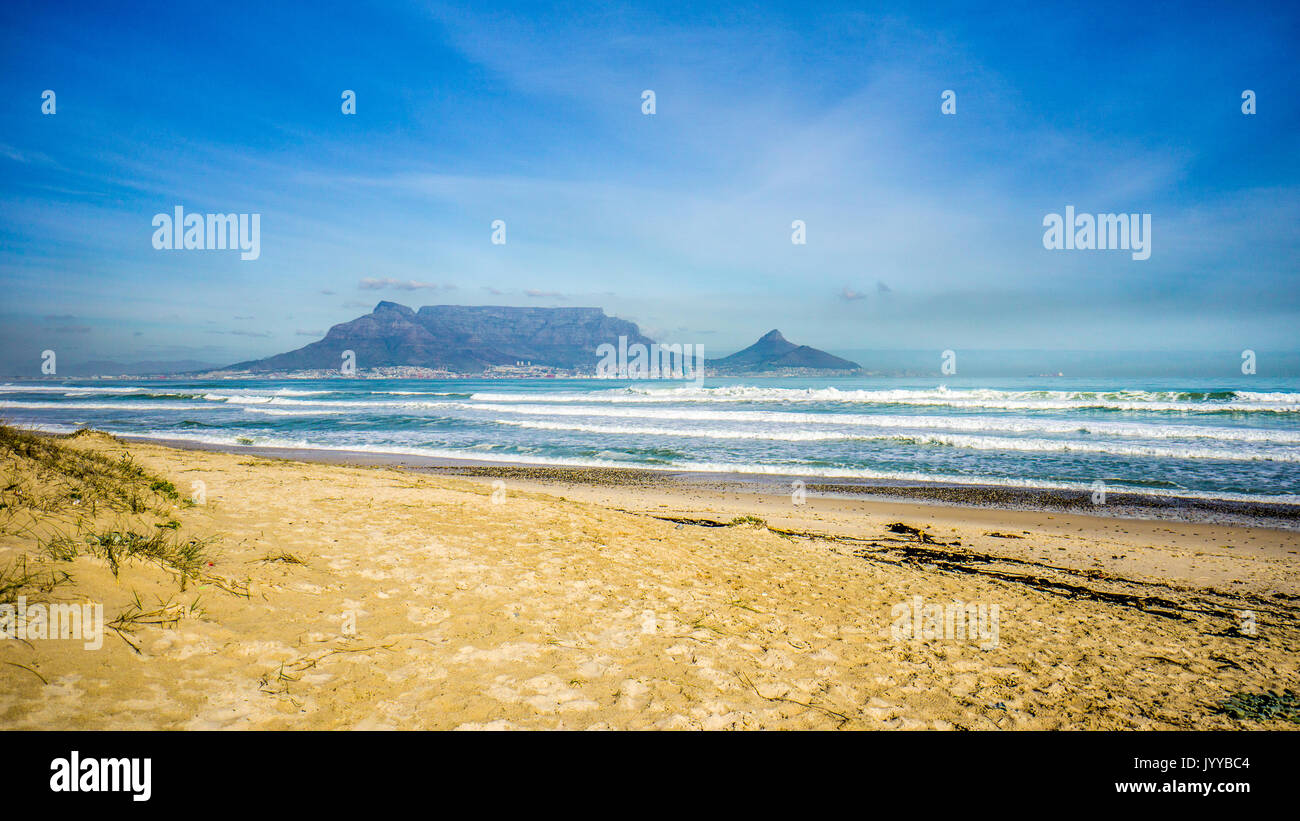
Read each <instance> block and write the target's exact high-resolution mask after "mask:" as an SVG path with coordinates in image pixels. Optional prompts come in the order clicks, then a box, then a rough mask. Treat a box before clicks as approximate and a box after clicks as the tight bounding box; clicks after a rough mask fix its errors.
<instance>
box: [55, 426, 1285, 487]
mask: <svg viewBox="0 0 1300 821" xmlns="http://www.w3.org/2000/svg"><path fill="white" fill-rule="evenodd" d="M30 427H35V428H36V429H38V430H41V429H45V430H49V431H50V432H60V433H66V432H70V430H72V429H71V428H69V427H68V426H55V425H45V426H39V425H37V426H30ZM56 428H57V430H55V429H56ZM100 429H101V430H105V432H106V433H111V434H114V435H119V436H129V437H135V438H140V439H174V440H179V441H187V442H195V443H199V444H209V445H221V446H240V445H241V444H242V443H240V442H238V441H236V438H235V436H233V435H217V434H202V433H193V432H184V433H172V432H161V433H140V432H136V431H117V430H112V429H107V428H100ZM254 445H255V446H258V447H277V448H293V449H299V450H313V451H354V452H359V453H373V454H377V455H379V454H391V455H397V456H419V457H426V458H432V459H456V460H464V461H470V462H489V463H493V464H522V465H551V466H556V467H605V468H635V469H642V470H657V471H671V472H683V471H688V472H698V473H734V474H748V475H762V476H799V477H805V478H807V477H820V478H827V479H859V480H875V481H885V482H921V483H938V484H961V485H983V486H989V487H1007V488H1024V489H1041V490H1071V491H1082V492H1091V491H1092V485H1091V483H1080V482H1050V481H1039V480H1035V479H1022V478H997V477H972V476H961V475H955V474H936V473H921V472H912V471H879V470H868V469H860V468H826V467H811V466H807V465H785V464H755V463H744V462H737V463H727V462H706V461H683V462H679V463H676V464H672V465H663V464H658V465H655V464H645V463H643V462H636V461H632V460H628V459H617V458H607V459H591V458H566V457H550V456H537V455H532V454H515V453H490V452H483V451H482V450H479V449H456V448H429V447H403V446H399V445H364V444H356V445H354V444H351V443H348V444H342V443H340V444H322V443H318V442H310V441H307V440H303V439H289V438H284V437H255V441H254ZM1109 490H1110V492H1112V493H1135V494H1140V495H1145V496H1159V497H1187V498H1193V499H1222V500H1227V501H1240V502H1275V503H1282V504H1300V495H1295V494H1278V495H1265V494H1259V495H1251V494H1242V493H1218V492H1214V493H1209V492H1203V491H1196V490H1184V489H1181V488H1180V489H1176V490H1171V489H1164V488H1145V487H1126V486H1124V485H1123V484H1121V483H1118V482H1111V483H1110V487H1109Z"/></svg>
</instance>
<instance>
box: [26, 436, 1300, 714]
mask: <svg viewBox="0 0 1300 821" xmlns="http://www.w3.org/2000/svg"><path fill="white" fill-rule="evenodd" d="M14 436H19V435H18V434H13V435H12V436H11V440H12V439H13V437H14ZM47 441H50V442H52V443H53V446H55V447H58V448H62V449H66V450H67V451H69V452H72V453H80V454H98V455H100V456H103V457H105V458H104V459H103V460H99V461H95V462H94V465H98V466H99V467H97V468H95V469H96V470H101V469H102V470H110V468H108V467H105V466H106V465H110V464H111V465H122V464H126V465H132V466H136V467H138V468H139V469H140V473H139V477H140V478H139V482H140V487H142V488H146V487H153V486H154V485H155V484H156V487H153V489H152V490H141V493H143V494H144V497H143V498H144V501H143V502H140V500H139V499H137V500H136V503H134V505H133V504H132V503H131V502H130V501H129V500H128V502H125V503H123V504H121V505H117V506H116V507H115V506H114V505H113V504H110V503H109V502H110V501H111V500H107V497H106V498H105V499H100V500H99V501H98V502H96V499H95V498H92V496H93V494H94V493H99V492H101V490H102V489H101V490H96V489H95V487H97V486H95V487H92V486H91V485H87V484H86V482H87V481H88V480H86V478H85V476H81V477H69V476H61V475H60V474H59V472H58V470H56V469H53V468H51V467H50V462H49V459H53V458H55V457H51V456H45V457H40V458H37V457H33V456H31V455H30V454H26V453H24V452H23V449H22V448H21V447H18V448H16V449H15V446H11V447H10V448H9V450H8V451H6V452H5V453H4V459H5V463H4V466H3V467H4V470H5V473H6V476H7V477H8V481H7V482H6V483H5V484H8V485H10V487H9V488H8V489H7V490H5V491H4V493H3V501H4V502H5V509H4V510H3V511H0V512H3V514H4V516H3V517H0V523H3V527H0V568H8V569H7V570H6V571H4V572H6V573H7V575H6V576H5V578H7V579H10V580H11V581H12V580H13V579H15V578H17V575H16V574H17V571H15V568H18V567H22V568H25V569H24V571H23V572H24V573H25V574H26V577H27V579H28V581H27V582H25V585H26V586H23V585H21V584H20V585H19V586H18V587H12V586H11V588H10V590H9V592H8V593H7V595H8V596H9V597H10V598H11V599H12V598H13V597H14V596H16V595H18V594H22V595H24V597H25V599H26V600H28V601H31V602H35V601H39V600H47V601H51V602H67V603H82V602H94V603H99V604H102V606H103V613H104V619H105V620H106V622H108V624H109V625H110V626H108V627H106V628H105V634H104V637H103V646H102V648H100V649H97V650H93V649H87V648H86V647H85V646H84V644H83V643H82V642H77V641H71V640H56V639H44V640H42V639H36V640H20V639H7V640H0V662H3V663H0V727H4V728H6V729H381V728H391V729H399V728H400V729H484V728H494V729H495V728H500V729H515V728H518V729H543V728H545V729H688V728H690V729H835V728H839V729H1065V728H1071V729H1232V728H1287V727H1295V726H1297V725H1295V724H1293V723H1291V722H1290V721H1287V720H1285V713H1284V712H1283V713H1279V714H1277V715H1275V716H1274V717H1272V718H1265V719H1264V720H1257V719H1256V717H1252V716H1250V715H1242V714H1241V713H1240V712H1238V713H1236V714H1233V713H1232V711H1231V710H1230V709H1225V708H1224V706H1223V704H1224V703H1225V701H1226V700H1228V699H1229V698H1230V697H1233V696H1234V695H1236V694H1247V695H1250V696H1252V697H1253V696H1259V697H1260V698H1273V699H1274V700H1276V701H1278V702H1279V703H1281V702H1284V701H1285V700H1286V696H1285V692H1284V691H1286V690H1287V689H1291V690H1295V689H1300V688H1298V687H1297V681H1296V676H1297V674H1296V665H1295V659H1296V649H1297V640H1298V639H1300V622H1298V620H1297V614H1298V613H1297V608H1296V602H1297V597H1298V596H1300V590H1297V578H1298V577H1297V574H1296V571H1297V565H1298V559H1300V556H1298V555H1297V551H1300V539H1298V538H1297V534H1296V533H1293V532H1288V531H1283V530H1271V529H1264V528H1247V527H1226V526H1219V525H1207V524H1188V523H1177V522H1146V521H1135V520H1125V519H1115V518H1099V517H1091V516H1085V515H1077V514H1063V513H1035V512H1023V511H1022V512H1015V511H1001V510H987V509H985V510H971V509H963V508H953V507H940V506H935V505H919V504H909V503H905V502H897V503H895V502H881V501H871V500H866V499H862V500H858V499H846V498H831V497H820V496H818V495H817V494H815V493H810V494H809V495H808V496H807V499H806V501H805V502H804V503H803V504H801V505H795V504H793V503H792V501H791V499H790V497H788V496H786V497H782V496H769V495H764V494H761V493H749V494H745V493H733V492H723V491H708V490H704V489H700V488H691V487H690V486H689V485H685V484H682V485H674V484H672V483H662V484H657V485H654V486H616V485H610V484H606V483H599V482H596V483H585V484H573V483H563V482H549V483H548V482H546V481H542V480H527V479H516V478H509V479H503V478H493V477H491V476H483V477H475V478H465V477H457V476H448V475H439V474H431V473H427V472H420V471H414V470H403V469H397V468H392V467H366V466H355V465H338V464H322V463H304V462H295V461H285V460H274V459H265V458H259V457H251V456H248V455H246V454H239V453H223V452H207V451H199V450H178V449H172V448H168V447H163V446H160V445H156V444H144V443H124V442H122V441H120V440H116V439H113V438H111V437H108V436H106V435H103V434H93V433H91V434H80V435H77V436H74V437H71V438H66V439H57V440H54V439H50V440H47ZM42 458H43V459H46V462H45V463H42V462H41V459H42ZM58 458H64V457H58ZM116 469H117V468H112V470H116ZM85 470H87V471H90V468H86V469H85ZM91 472H93V471H91ZM128 474H129V471H128V472H127V473H124V474H123V475H128ZM134 475H135V474H129V476H134ZM129 476H128V478H129ZM146 479H147V480H148V481H145V480H146ZM124 481H125V480H124ZM130 481H132V482H134V481H136V479H134V478H131V479H130ZM132 487H134V485H132ZM79 488H80V489H79ZM87 488H89V489H87ZM92 508H93V509H92ZM107 533H119V534H124V533H133V534H142V535H143V534H148V535H149V536H150V539H151V541H149V544H150V545H155V544H156V545H161V547H156V549H155V548H150V550H152V551H153V552H152V553H150V552H148V551H144V550H143V548H140V550H141V551H143V552H139V553H138V554H137V555H132V554H131V551H129V550H126V549H125V548H120V547H119V548H118V549H116V552H113V550H110V549H109V548H110V547H112V545H110V544H109V542H110V541H111V538H110V537H107V536H105V535H104V534H107ZM158 533H162V534H164V535H163V536H162V537H159V538H158V539H153V538H152V537H153V536H154V535H156V534H158ZM88 537H89V540H88ZM131 538H135V537H131ZM126 541H130V539H126ZM126 541H124V542H123V544H125V543H126ZM132 544H133V545H134V544H135V543H134V542H132ZM141 544H143V542H141ZM73 546H79V547H78V548H77V549H73ZM186 546H189V547H188V548H186ZM173 548H175V549H173ZM182 548H184V549H182ZM132 549H135V548H134V547H133V548H132ZM955 604H959V605H960V607H961V608H963V613H966V614H976V615H974V616H973V618H972V619H968V622H969V621H972V620H973V621H974V622H975V624H976V627H977V628H978V627H979V625H981V624H982V625H983V628H984V629H983V631H982V632H980V630H979V629H971V625H970V624H969V623H967V624H966V625H965V628H958V627H955V626H953V625H951V624H945V623H944V622H943V620H942V619H940V620H939V621H938V622H935V623H929V622H926V618H927V616H926V615H925V614H926V613H928V612H931V611H927V610H925V609H924V608H927V607H929V608H933V607H936V606H938V607H939V608H941V609H942V608H945V607H946V608H947V610H946V611H945V612H947V613H951V612H952V610H953V608H952V605H955ZM980 607H983V608H984V609H983V610H979V608H980ZM917 608H921V609H917ZM994 608H996V616H994V615H993V613H994ZM934 612H938V611H934ZM913 614H921V618H920V619H919V620H917V622H916V626H917V628H918V629H916V630H914V631H911V632H908V631H909V630H911V623H912V616H913ZM994 618H996V624H991V619H994ZM981 619H982V621H981ZM949 621H951V620H949ZM900 624H902V625H904V626H905V627H906V628H907V629H902V628H900ZM990 627H996V637H995V638H993V637H992V636H990V630H989V629H988V628H990ZM900 633H901V635H900ZM1270 691H1274V693H1275V695H1273V696H1268V695H1267V694H1268V693H1269V692H1270Z"/></svg>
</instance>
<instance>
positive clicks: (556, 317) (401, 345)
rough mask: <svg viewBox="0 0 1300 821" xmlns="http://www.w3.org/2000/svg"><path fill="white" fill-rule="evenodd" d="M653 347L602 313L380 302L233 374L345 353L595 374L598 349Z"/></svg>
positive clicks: (459, 367) (315, 363)
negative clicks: (315, 338)
mask: <svg viewBox="0 0 1300 821" xmlns="http://www.w3.org/2000/svg"><path fill="white" fill-rule="evenodd" d="M620 336H626V337H627V338H628V342H629V344H631V343H636V342H639V343H641V344H644V345H649V344H651V342H652V340H650V339H649V338H647V337H645V336H644V335H642V333H641V330H640V329H639V328H638V327H637V326H636V324H635V323H632V322H628V321H627V320H625V319H619V318H618V317H612V316H606V315H605V312H604V311H602V310H601V309H600V308H515V307H504V306H490V305H481V306H480V305H426V306H425V307H423V308H421V309H420V310H419V311H413V310H411V309H410V308H408V307H407V306H405V305H399V304H397V303H396V302H380V303H379V304H378V305H376V306H375V309H374V310H373V311H371V312H370V313H368V314H366V315H365V316H362V317H358V318H357V319H354V320H352V321H351V322H344V323H341V324H339V325H335V326H334V327H332V328H330V329H329V332H328V333H327V334H325V338H324V339H322V340H320V341H319V342H313V343H311V344H310V345H306V346H304V347H302V348H299V349H298V350H296V351H289V352H288V353H282V354H277V355H276V356H270V357H267V358H266V359H258V360H255V361H251V362H240V363H238V364H236V365H231V366H230V368H231V369H232V370H247V371H295V370H315V369H332V368H338V367H339V365H340V363H341V362H342V355H343V351H345V350H351V351H354V352H355V353H356V364H357V368H358V369H366V368H381V367H391V366H395V365H413V366H417V367H426V368H441V369H446V370H450V371H455V372H459V373H477V372H480V371H482V370H483V369H484V368H486V367H488V366H490V365H513V364H515V363H516V362H520V361H525V362H532V363H533V364H534V365H550V366H554V367H559V368H582V367H591V368H594V367H595V365H596V362H597V361H598V357H597V356H596V348H597V347H598V346H599V345H601V344H602V343H605V342H609V343H613V344H617V342H618V338H619V337H620Z"/></svg>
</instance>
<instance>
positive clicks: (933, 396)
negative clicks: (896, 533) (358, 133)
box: [471, 385, 1300, 413]
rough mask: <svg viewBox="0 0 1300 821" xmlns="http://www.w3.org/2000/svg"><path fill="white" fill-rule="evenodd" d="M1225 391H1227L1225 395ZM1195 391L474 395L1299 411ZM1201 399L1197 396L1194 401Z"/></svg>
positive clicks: (1261, 397) (1278, 402)
mask: <svg viewBox="0 0 1300 821" xmlns="http://www.w3.org/2000/svg"><path fill="white" fill-rule="evenodd" d="M1225 393H1228V392H1225ZM1206 395H1207V392H1204V391H1202V392H1196V391H1141V390H1123V391H1003V390H992V389H954V390H950V389H948V388H946V387H944V386H942V385H940V386H938V387H937V388H933V389H895V390H844V391H842V390H839V389H838V388H758V387H749V386H730V387H721V388H697V387H680V388H641V387H627V388H616V389H613V390H608V391H596V392H582V393H579V392H574V393H518V394H509V393H490V392H478V393H475V394H473V395H472V397H471V398H472V399H474V400H477V401H483V402H553V403H562V402H583V403H591V402H601V403H614V404H652V403H667V402H672V403H688V402H709V403H717V402H769V403H811V402H817V403H851V404H868V405H918V406H940V407H975V408H1002V409H1007V410H1080V409H1085V408H1100V409H1109V410H1142V411H1189V412H1196V413H1215V412H1223V411H1259V412H1277V413H1295V412H1300V393H1250V392H1243V393H1234V394H1233V398H1232V399H1214V398H1205V397H1206ZM1198 397H1199V398H1198Z"/></svg>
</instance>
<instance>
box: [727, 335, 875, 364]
mask: <svg viewBox="0 0 1300 821" xmlns="http://www.w3.org/2000/svg"><path fill="white" fill-rule="evenodd" d="M709 366H710V367H712V368H713V369H714V370H715V371H716V372H717V373H719V374H752V373H761V372H764V371H782V370H818V371H857V370H861V369H862V366H861V365H859V364H858V363H856V362H850V361H849V360H847V359H841V358H840V357H838V356H835V355H834V354H829V353H826V352H825V351H821V350H818V349H817V348H812V347H809V346H807V345H796V344H794V343H793V342H791V341H790V340H788V339H786V338H785V337H784V336H782V335H781V332H780V331H778V330H775V329H773V330H771V331H768V332H767V333H765V334H763V336H761V337H759V340H758V341H757V342H755V343H754V344H753V345H750V346H749V347H748V348H745V349H744V350H741V351H737V352H736V353H733V354H732V355H731V356H727V357H723V358H722V359H714V360H710V362H709Z"/></svg>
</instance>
